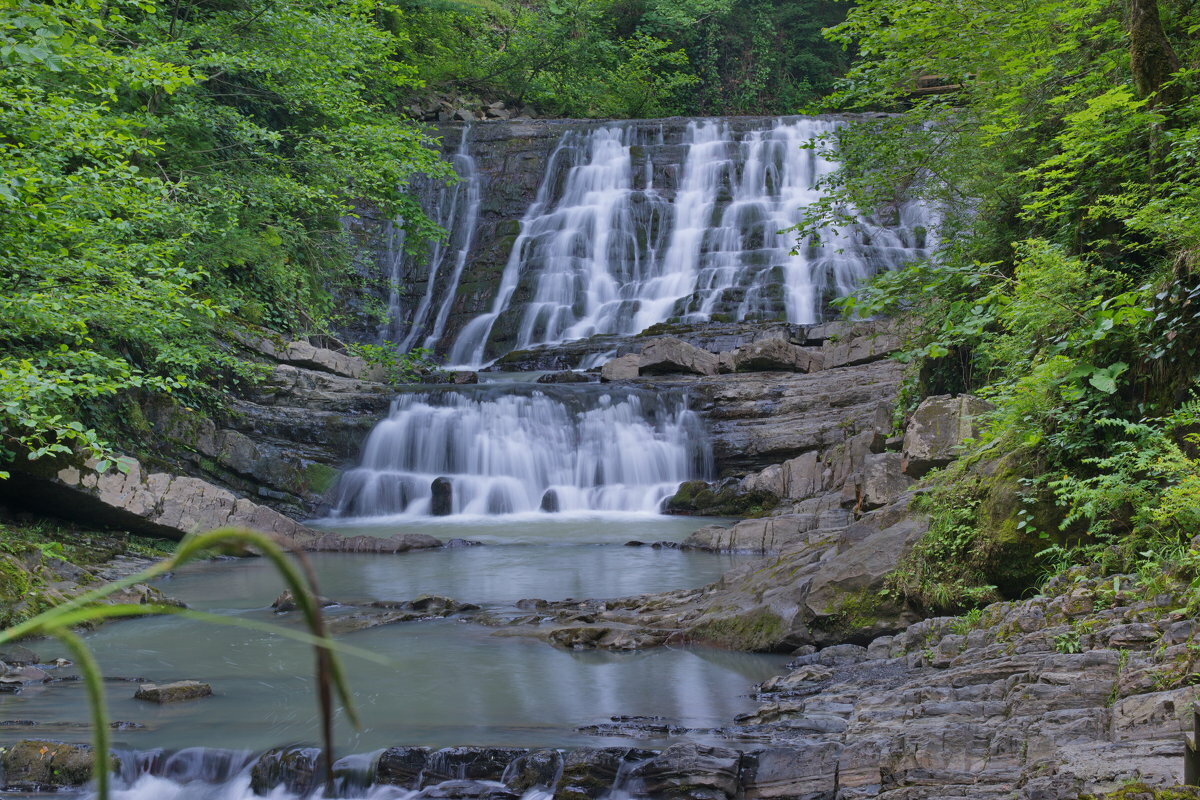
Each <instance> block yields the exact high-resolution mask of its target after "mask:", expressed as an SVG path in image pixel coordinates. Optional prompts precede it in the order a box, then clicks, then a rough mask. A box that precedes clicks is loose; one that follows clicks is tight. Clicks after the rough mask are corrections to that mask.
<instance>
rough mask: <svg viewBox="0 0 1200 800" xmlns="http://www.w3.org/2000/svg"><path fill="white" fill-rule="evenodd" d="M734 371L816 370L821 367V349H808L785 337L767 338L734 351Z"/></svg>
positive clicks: (732, 359)
mask: <svg viewBox="0 0 1200 800" xmlns="http://www.w3.org/2000/svg"><path fill="white" fill-rule="evenodd" d="M731 361H732V366H733V371H734V372H772V371H775V372H816V371H817V370H819V369H821V366H822V356H821V352H820V351H819V350H815V349H806V348H803V347H797V346H796V345H794V344H792V343H791V342H788V341H786V340H784V339H765V340H763V341H759V342H753V343H751V344H748V345H743V346H742V347H739V348H738V349H737V350H734V351H733V355H732V358H731Z"/></svg>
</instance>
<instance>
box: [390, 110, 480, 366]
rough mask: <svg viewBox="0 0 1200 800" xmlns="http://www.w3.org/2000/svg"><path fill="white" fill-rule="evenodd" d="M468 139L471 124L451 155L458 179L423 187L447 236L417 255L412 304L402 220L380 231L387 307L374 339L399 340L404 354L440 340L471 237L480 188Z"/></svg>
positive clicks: (427, 203)
mask: <svg viewBox="0 0 1200 800" xmlns="http://www.w3.org/2000/svg"><path fill="white" fill-rule="evenodd" d="M470 137H471V126H470V125H466V126H464V127H463V130H462V134H461V136H460V137H459V143H458V149H457V151H456V152H455V153H454V155H453V156H452V157H451V163H452V165H453V167H454V171H455V173H456V174H457V175H458V181H456V182H455V183H452V184H449V185H446V184H441V185H439V186H438V187H437V188H436V191H434V188H433V186H432V185H429V186H425V187H423V189H424V192H423V193H424V194H425V195H426V198H425V202H424V205H425V206H426V208H427V210H428V212H429V214H430V217H431V218H432V220H433V221H434V222H436V223H437V224H438V225H439V226H440V227H442V228H443V229H445V230H446V231H447V234H448V238H446V239H434V240H433V241H431V242H430V244H429V246H428V248H426V250H425V252H424V253H423V254H422V255H421V256H420V257H423V258H425V259H427V264H428V271H427V276H428V277H427V279H426V282H425V290H424V292H423V293H422V294H421V297H420V300H419V301H417V303H416V305H415V306H412V305H411V303H410V299H409V298H408V297H407V296H406V295H405V294H404V293H403V290H404V286H403V276H404V273H405V267H406V265H407V264H408V262H409V261H410V260H411V259H412V258H414V257H416V256H414V255H413V254H411V253H409V252H408V251H406V249H405V246H404V245H405V239H406V232H405V229H404V226H403V225H402V224H398V223H389V224H388V226H387V229H386V230H385V241H386V243H387V244H386V248H387V252H386V254H385V258H386V260H387V262H388V263H389V264H390V270H389V287H388V307H389V309H390V310H391V311H390V313H389V315H388V322H387V324H385V325H384V326H383V327H382V328H381V329H380V331H379V337H380V339H385V340H390V341H397V340H398V341H399V342H400V349H401V350H402V351H405V352H407V351H408V350H411V349H412V348H414V347H427V348H431V349H432V348H434V347H437V344H438V342H439V341H441V338H442V335H443V334H444V333H445V330H446V321H447V319H448V318H449V316H450V308H451V306H452V305H453V304H454V297H455V294H456V293H457V292H458V286H459V282H460V281H461V280H462V274H463V269H464V268H465V267H466V265H467V259H468V256H469V255H470V252H471V245H472V243H473V242H474V240H475V228H476V225H477V224H478V222H479V205H480V198H481V195H482V191H481V182H480V179H479V170H478V168H477V166H476V163H475V159H474V157H472V156H471V151H470ZM430 195H432V196H430Z"/></svg>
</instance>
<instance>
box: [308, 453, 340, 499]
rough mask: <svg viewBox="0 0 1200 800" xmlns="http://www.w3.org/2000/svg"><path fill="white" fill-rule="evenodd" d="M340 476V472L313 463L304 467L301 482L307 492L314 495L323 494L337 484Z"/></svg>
mask: <svg viewBox="0 0 1200 800" xmlns="http://www.w3.org/2000/svg"><path fill="white" fill-rule="evenodd" d="M341 474H342V473H341V471H339V470H336V469H334V468H333V467H330V466H326V465H325V464H319V463H317V462H315V461H314V462H312V463H311V464H308V465H307V466H306V467H304V472H303V480H304V484H305V487H307V489H308V490H309V491H311V492H313V493H315V494H325V492H327V491H329V490H330V489H331V488H332V487H333V485H334V484H335V483H337V479H338V478H339V477H341Z"/></svg>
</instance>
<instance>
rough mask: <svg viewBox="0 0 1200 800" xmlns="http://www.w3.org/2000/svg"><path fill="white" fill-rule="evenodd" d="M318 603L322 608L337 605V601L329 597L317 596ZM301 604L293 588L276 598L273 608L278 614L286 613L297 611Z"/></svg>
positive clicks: (272, 604)
mask: <svg viewBox="0 0 1200 800" xmlns="http://www.w3.org/2000/svg"><path fill="white" fill-rule="evenodd" d="M317 605H319V606H320V607H321V608H329V607H330V606H336V605H337V602H336V601H334V600H330V599H329V598H328V597H320V596H318V597H317ZM299 607H300V606H299V605H298V604H297V603H296V596H295V595H293V594H292V590H291V589H286V590H284V592H283V594H281V595H279V597H276V598H275V602H273V603H271V608H273V609H275V613H276V614H284V613H286V612H288V611H295V610H296V609H298V608H299Z"/></svg>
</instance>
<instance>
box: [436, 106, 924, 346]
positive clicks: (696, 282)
mask: <svg viewBox="0 0 1200 800" xmlns="http://www.w3.org/2000/svg"><path fill="white" fill-rule="evenodd" d="M838 124H839V123H838V122H837V121H835V120H829V119H814V118H784V119H777V120H764V121H763V122H762V125H761V126H760V127H757V128H750V129H744V126H737V125H735V124H734V123H733V122H731V121H729V120H718V119H712V120H693V121H691V122H689V123H688V124H687V127H686V129H685V130H684V132H683V141H682V148H683V155H682V159H681V161H679V163H677V164H666V165H664V164H655V163H653V159H654V158H656V157H660V158H665V159H671V158H674V159H679V158H680V157H679V156H678V155H677V153H678V149H675V150H674V151H672V149H671V148H669V147H668V148H663V147H661V145H662V143H663V136H664V134H663V125H662V124H661V123H660V124H658V125H657V126H654V125H647V124H644V123H643V124H638V123H620V124H608V125H601V126H598V127H592V128H571V129H568V130H567V131H566V132H565V133H564V134H563V136H562V138H561V139H560V140H559V143H558V145H557V147H556V148H555V149H554V151H553V153H552V155H551V157H550V159H549V161H548V163H547V167H546V170H545V173H544V176H543V178H542V182H541V185H540V186H539V188H538V192H537V197H536V199H535V201H534V202H533V203H532V204H531V205H530V206H529V208H528V210H527V212H526V213H525V215H524V217H523V219H522V220H521V223H520V233H519V235H518V236H517V238H516V241H515V243H514V244H513V246H512V250H511V252H510V255H509V258H508V262H507V264H506V266H505V268H504V272H503V276H502V278H501V282H500V287H499V290H498V291H497V293H496V295H495V298H494V301H493V304H492V307H491V310H490V311H489V312H487V313H485V314H481V315H479V316H477V317H475V318H474V319H473V320H471V321H470V322H469V323H467V324H466V326H465V327H464V328H463V329H462V331H461V333H460V334H459V336H458V337H457V339H456V340H455V342H454V345H453V346H452V348H450V350H449V355H448V362H449V363H453V364H460V365H478V364H482V363H485V362H486V361H487V358H488V355H489V349H488V348H489V341H490V339H491V338H492V336H493V332H494V330H495V329H496V326H497V324H498V321H499V320H500V319H502V318H503V317H505V316H514V315H515V317H516V318H517V324H516V325H515V337H514V339H513V343H514V346H515V348H517V349H524V348H528V347H532V346H537V345H542V344H554V343H558V342H563V341H569V340H573V339H579V338H584V337H587V336H591V335H594V334H633V333H638V332H640V331H642V330H644V329H645V328H647V327H649V326H650V325H653V324H655V323H659V322H664V321H681V322H703V321H707V320H714V319H716V320H728V321H740V320H748V319H775V320H787V321H789V322H793V323H797V324H808V323H814V322H817V321H819V320H820V319H821V317H822V312H823V309H824V307H825V305H826V303H827V302H828V301H829V300H830V299H832V298H834V297H838V296H843V295H845V294H847V293H849V292H850V291H852V290H853V289H854V288H855V287H856V286H857V285H858V284H859V283H861V281H862V280H864V279H865V278H866V277H869V276H870V275H872V274H874V273H876V272H879V271H883V270H889V269H895V268H896V267H898V266H900V265H901V264H902V263H904V262H905V261H908V260H912V259H914V258H918V257H921V256H923V255H925V253H926V247H927V243H926V241H925V238H926V233H925V229H926V228H927V227H928V225H929V222H930V220H929V218H928V217H929V215H928V213H927V211H926V209H925V208H924V207H922V206H920V205H917V204H915V203H906V204H901V205H900V206H899V207H898V208H896V209H892V210H891V211H892V212H893V213H892V214H891V215H890V216H892V217H893V218H892V219H888V220H887V221H886V224H885V222H883V221H881V220H879V219H876V218H874V217H871V216H867V215H859V216H858V218H857V222H856V223H855V224H853V225H848V226H843V227H842V229H840V230H838V231H836V232H835V231H825V232H824V233H823V234H822V235H821V237H820V239H821V241H820V242H814V241H806V242H803V243H800V244H798V243H797V240H796V234H795V233H794V232H792V231H790V230H789V229H791V228H793V227H794V226H795V225H797V224H798V223H799V222H800V221H801V220H802V218H803V214H804V211H805V209H806V208H807V207H809V206H811V205H812V204H813V203H814V202H816V201H817V200H819V199H820V197H821V190H820V189H819V188H818V182H819V180H820V178H821V177H822V176H824V175H827V174H828V173H829V172H830V171H831V170H832V169H833V168H834V164H833V163H831V162H830V161H828V160H826V159H824V158H823V157H821V156H820V155H819V154H818V153H817V151H816V150H815V149H812V148H806V147H804V145H805V144H806V143H807V142H809V141H811V140H812V139H814V138H815V137H818V136H821V135H823V134H827V133H830V132H832V131H833V130H835V129H836V127H837V125H838ZM656 145H657V146H658V147H657V149H656ZM655 152H659V153H660V156H655V155H653V153H655ZM664 166H667V167H670V168H669V169H666V170H665V171H664V170H663V169H660V168H661V167H664ZM656 175H665V176H668V177H665V178H662V179H660V181H659V182H660V183H662V184H663V185H656V183H655V180H656V177H655V176H656ZM671 176H674V177H671ZM526 298H527V299H526Z"/></svg>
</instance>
